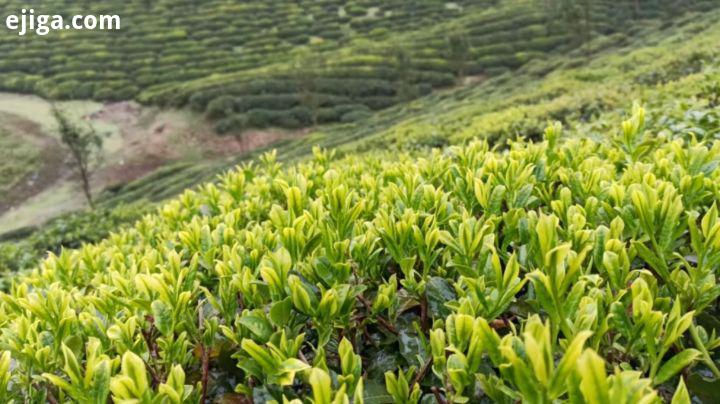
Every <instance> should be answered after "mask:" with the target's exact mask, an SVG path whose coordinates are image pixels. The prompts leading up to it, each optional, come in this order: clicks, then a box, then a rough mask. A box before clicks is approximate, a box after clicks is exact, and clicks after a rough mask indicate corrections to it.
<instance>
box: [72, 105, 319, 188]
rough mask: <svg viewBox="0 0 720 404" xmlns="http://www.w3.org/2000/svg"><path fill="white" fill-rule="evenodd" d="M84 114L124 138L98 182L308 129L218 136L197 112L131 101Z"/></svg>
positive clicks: (239, 150)
mask: <svg viewBox="0 0 720 404" xmlns="http://www.w3.org/2000/svg"><path fill="white" fill-rule="evenodd" d="M86 119H89V120H91V121H95V122H104V123H109V124H112V125H114V126H116V127H118V128H119V130H120V134H121V136H122V138H123V144H124V146H123V148H122V150H121V151H120V152H119V153H118V155H117V156H113V157H112V159H111V161H106V162H105V163H106V165H105V167H103V169H101V170H100V171H99V172H98V173H97V175H96V184H100V185H101V187H102V188H104V187H107V186H112V185H117V184H120V183H125V182H129V181H132V180H135V179H138V178H140V177H143V176H145V175H146V174H149V173H150V172H152V171H154V170H156V169H157V168H159V167H161V166H163V165H164V164H166V163H168V162H170V161H174V160H179V159H184V158H200V159H216V158H222V157H226V156H237V155H242V154H244V153H248V152H250V151H252V150H255V149H257V148H260V147H264V146H268V145H270V144H272V143H275V142H278V141H280V140H283V139H287V138H289V137H295V136H302V135H304V134H306V133H307V132H308V131H307V130H304V131H292V132H290V131H279V130H252V131H246V132H243V133H242V134H231V135H225V136H219V135H217V134H216V133H215V132H214V131H213V128H212V126H211V125H210V124H209V123H208V122H206V121H204V120H203V119H202V118H201V117H198V116H188V114H187V113H184V112H177V111H160V110H158V109H155V108H148V109H144V108H143V107H140V106H138V105H137V104H135V103H133V102H117V103H110V104H106V105H105V106H104V108H103V109H102V110H100V111H97V112H95V113H93V114H92V115H90V116H88V117H86Z"/></svg>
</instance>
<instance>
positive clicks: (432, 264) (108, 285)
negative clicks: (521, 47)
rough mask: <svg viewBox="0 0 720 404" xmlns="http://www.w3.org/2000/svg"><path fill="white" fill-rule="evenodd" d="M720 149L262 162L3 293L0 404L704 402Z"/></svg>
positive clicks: (640, 120)
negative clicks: (700, 390) (701, 386)
mask: <svg viewBox="0 0 720 404" xmlns="http://www.w3.org/2000/svg"><path fill="white" fill-rule="evenodd" d="M719 162H720V142H718V141H717V140H715V139H714V137H707V138H702V137H698V136H697V135H694V134H691V133H687V134H672V135H671V134H668V133H666V132H662V133H656V132H653V131H649V130H646V128H645V111H644V110H643V109H642V108H636V109H635V110H634V112H633V115H632V116H631V117H630V118H629V119H628V120H627V121H625V122H623V123H622V125H621V126H620V127H619V128H618V129H616V130H613V131H610V132H609V133H608V134H607V135H606V136H603V137H600V136H598V137H594V138H587V137H575V136H572V135H566V134H563V133H562V128H561V126H560V124H553V125H550V126H549V127H548V128H547V129H546V130H545V132H544V134H543V136H542V139H540V140H538V141H536V142H533V141H515V142H510V143H509V145H508V147H507V148H506V149H499V148H491V147H490V146H489V145H488V144H487V143H486V142H484V141H473V142H471V143H469V144H467V145H464V146H452V147H449V148H447V149H445V150H443V151H440V150H434V151H431V152H422V153H418V154H417V155H408V154H397V153H389V152H388V153H383V152H376V153H373V154H370V155H360V156H359V155H351V156H348V157H344V158H342V159H336V158H335V157H334V156H333V153H332V152H327V151H324V150H320V149H316V150H315V151H314V159H312V160H310V161H306V162H301V163H298V164H294V165H288V166H283V165H282V164H281V163H279V162H278V161H277V159H276V156H275V154H273V153H267V154H265V155H264V156H263V157H262V158H261V159H260V161H259V163H257V164H245V165H243V166H241V167H239V168H238V169H237V170H235V171H232V172H230V173H228V174H226V175H225V176H223V177H222V178H221V180H220V181H219V182H218V183H217V184H207V185H204V186H202V187H201V188H199V189H198V190H197V191H186V192H185V193H184V194H183V195H182V196H180V197H179V198H177V199H175V200H173V201H171V202H169V203H167V204H166V205H165V206H163V207H162V208H160V209H159V211H158V212H157V214H155V215H150V216H147V217H145V218H144V219H142V220H141V221H140V222H138V223H137V225H136V226H135V227H134V228H132V229H129V230H126V231H122V232H119V233H117V234H113V235H111V236H110V237H109V238H108V239H107V240H105V241H103V242H100V243H98V244H96V245H85V246H83V247H82V248H80V249H78V250H74V251H65V252H64V253H62V254H60V255H59V256H55V255H52V256H50V258H48V259H47V260H46V261H44V262H43V263H42V264H40V266H39V267H38V268H37V269H36V270H34V271H33V272H32V273H30V274H27V275H24V276H23V277H21V278H19V279H17V280H16V281H15V282H14V284H13V285H12V287H11V290H10V291H9V292H8V293H6V294H0V370H2V371H0V400H1V401H3V402H6V401H10V400H16V401H17V402H20V401H31V402H44V401H49V402H70V401H83V402H96V403H104V402H106V401H107V400H108V398H112V399H113V400H114V401H115V402H139V403H155V402H158V403H160V402H163V403H176V402H186V401H189V402H197V401H204V400H205V399H211V398H214V399H217V400H220V401H222V400H234V401H235V402H251V401H255V402H267V401H276V402H286V403H287V402H292V403H301V402H308V403H310V402H312V403H317V404H319V403H336V402H337V403H342V402H345V403H347V402H354V403H362V402H373V403H375V402H395V403H417V402H433V401H436V402H440V403H447V402H458V403H461V402H483V401H487V400H491V401H496V402H507V403H510V402H517V401H524V402H553V401H557V400H561V401H571V402H578V403H580V402H588V403H607V402H617V403H636V402H644V403H652V402H662V401H669V400H672V401H673V402H676V403H689V402H690V397H691V396H694V395H696V394H697V391H696V390H695V388H696V386H695V385H696V384H697V383H700V382H697V381H698V377H695V375H702V378H704V379H711V378H715V379H717V378H718V377H720V370H718V368H717V364H716V361H715V357H716V351H717V348H718V347H720V338H718V337H717V329H716V322H715V321H713V317H714V316H715V315H716V314H717V297H718V296H719V295H720V286H718V285H717V282H716V271H717V268H718V265H719V264H720V220H718V207H717V200H718V198H719V197H720V187H719V186H718V185H719V184H720V181H719V180H720V167H719V166H718V163H719Z"/></svg>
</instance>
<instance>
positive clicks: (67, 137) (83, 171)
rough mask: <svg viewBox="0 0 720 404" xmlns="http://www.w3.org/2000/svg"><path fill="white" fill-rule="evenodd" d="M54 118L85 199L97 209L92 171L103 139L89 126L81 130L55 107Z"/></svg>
mask: <svg viewBox="0 0 720 404" xmlns="http://www.w3.org/2000/svg"><path fill="white" fill-rule="evenodd" d="M52 112H53V116H54V117H55V121H56V122H57V127H58V132H59V134H60V140H61V141H62V143H63V144H64V145H65V147H67V148H68V150H69V151H70V155H71V157H72V166H73V167H74V168H75V170H77V174H78V177H79V179H80V185H81V186H82V190H83V193H84V194H85V199H86V200H87V203H88V205H90V207H91V208H94V207H95V204H94V202H93V198H92V192H91V189H90V178H91V176H92V169H93V166H94V163H96V162H97V161H98V160H99V158H100V156H101V151H102V143H103V140H102V137H101V136H100V135H99V134H98V133H97V132H96V131H95V129H94V128H93V127H92V126H90V125H88V127H87V128H81V127H80V126H78V125H77V124H75V123H74V122H72V120H71V119H70V118H69V117H68V116H67V114H66V113H65V112H63V111H62V110H60V109H59V108H58V107H57V106H55V105H53V109H52Z"/></svg>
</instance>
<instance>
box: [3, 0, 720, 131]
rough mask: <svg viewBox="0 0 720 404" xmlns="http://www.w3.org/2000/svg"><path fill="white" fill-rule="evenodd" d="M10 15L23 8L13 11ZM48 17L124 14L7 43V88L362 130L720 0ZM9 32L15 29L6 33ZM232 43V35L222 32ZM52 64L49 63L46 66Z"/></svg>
mask: <svg viewBox="0 0 720 404" xmlns="http://www.w3.org/2000/svg"><path fill="white" fill-rule="evenodd" d="M0 7H1V8H0V12H2V15H7V14H13V13H15V14H17V13H18V10H20V9H21V8H22V7H23V3H22V2H18V1H15V0H8V1H4V2H2V3H1V4H0ZM36 8H37V9H38V12H42V13H47V14H52V13H62V14H64V15H73V14H75V13H83V14H97V15H101V14H117V15H120V16H121V17H122V21H123V22H122V24H123V25H122V27H123V28H122V29H121V30H119V31H63V32H51V33H50V34H48V35H46V36H35V35H31V36H26V37H19V36H17V35H12V34H11V33H7V35H3V36H2V37H0V50H1V51H2V52H3V54H5V55H6V56H7V57H6V58H5V59H4V60H3V61H2V62H0V73H2V74H1V75H0V89H3V90H6V91H16V92H32V93H36V94H39V95H41V96H44V97H46V98H50V99H68V98H71V99H78V98H80V99H85V98H92V99H96V100H103V101H107V100H111V101H113V100H128V99H132V98H135V99H137V100H140V101H141V102H144V103H152V104H156V105H165V106H175V107H178V106H185V107H190V108H192V109H194V110H195V111H198V112H203V113H205V114H206V115H207V116H208V117H209V118H210V119H213V120H216V121H217V126H216V129H217V130H218V131H219V132H221V133H226V132H236V131H239V130H243V129H247V128H258V127H269V126H279V127H285V128H298V127H307V126H311V125H315V124H318V123H329V122H349V121H353V120H362V119H364V118H366V117H367V116H368V115H369V114H370V113H371V112H372V111H376V110H382V109H384V108H387V107H389V106H392V105H396V104H398V103H402V102H405V101H407V100H411V99H414V98H417V97H418V96H421V95H425V94H428V93H429V92H431V91H432V90H433V89H438V88H446V87H449V86H452V85H456V84H458V83H463V82H465V81H466V80H471V81H472V80H483V79H485V78H487V77H494V76H496V75H498V74H501V73H503V72H505V71H508V70H514V69H516V68H518V67H521V66H523V65H525V64H526V63H528V62H530V61H532V60H535V59H538V58H544V57H545V55H547V54H560V53H562V52H565V51H568V50H571V49H577V48H579V47H580V46H581V45H583V44H584V43H586V42H588V41H589V40H591V39H592V38H593V37H594V36H595V35H597V34H603V35H611V34H614V35H615V36H614V40H622V38H624V37H625V36H626V35H633V34H634V32H633V27H634V26H635V25H636V24H638V23H640V22H642V21H645V20H648V19H656V18H660V19H663V20H666V21H671V20H672V18H676V17H677V16H678V15H682V14H683V13H685V12H688V11H705V10H711V9H715V8H717V4H716V3H715V2H713V1H692V2H676V1H673V0H638V1H627V2H620V3H618V2H612V1H593V2H565V1H559V0H502V1H500V0H483V1H479V2H478V1H456V2H445V1H438V0H431V1H427V0H426V1H389V2H388V1H385V2H379V1H376V0H362V1H357V2H349V3H348V2H339V1H328V0H323V1H318V0H306V1H300V2H276V1H274V2H250V3H247V2H245V3H242V4H236V3H234V2H230V1H226V0H213V1H204V2H202V3H196V2H193V1H186V0H168V1H162V2H139V1H137V2H125V1H122V2H121V1H110V2H103V4H102V5H101V4H97V3H92V4H91V3H84V4H77V2H70V1H66V0H43V1H41V2H39V3H38V4H37V5H36ZM2 29H3V30H5V28H4V27H3V28H2ZM218 35H221V36H218ZM46 61H49V62H50V63H46Z"/></svg>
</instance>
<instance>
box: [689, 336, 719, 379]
mask: <svg viewBox="0 0 720 404" xmlns="http://www.w3.org/2000/svg"><path fill="white" fill-rule="evenodd" d="M690 335H691V336H692V339H693V342H694V343H695V346H696V347H697V349H698V350H699V351H700V353H702V356H703V359H704V361H705V365H707V367H708V368H710V370H711V371H712V372H713V374H714V375H715V377H716V378H717V379H720V369H718V368H717V366H715V362H714V361H713V360H712V358H711V357H710V353H708V351H707V349H706V348H705V344H703V343H702V341H701V340H700V336H699V335H698V333H697V325H695V324H692V325H690Z"/></svg>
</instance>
